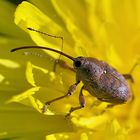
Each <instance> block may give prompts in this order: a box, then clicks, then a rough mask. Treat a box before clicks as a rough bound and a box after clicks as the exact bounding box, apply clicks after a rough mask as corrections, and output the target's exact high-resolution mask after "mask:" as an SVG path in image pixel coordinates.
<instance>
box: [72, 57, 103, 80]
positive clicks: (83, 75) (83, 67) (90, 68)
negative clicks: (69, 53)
mask: <svg viewBox="0 0 140 140" xmlns="http://www.w3.org/2000/svg"><path fill="white" fill-rule="evenodd" d="M98 63H99V61H98V60H97V59H96V58H91V57H81V56H80V57H77V58H75V59H74V63H73V66H74V69H75V71H76V74H77V76H78V78H79V79H80V80H82V81H84V80H89V79H92V78H95V79H96V78H97V79H98V77H99V76H100V74H101V73H102V69H101V68H100V67H99V65H98Z"/></svg>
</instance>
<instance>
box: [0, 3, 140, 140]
mask: <svg viewBox="0 0 140 140" xmlns="http://www.w3.org/2000/svg"><path fill="white" fill-rule="evenodd" d="M30 2H31V3H32V4H31V3H29V2H22V3H21V4H20V5H19V6H18V7H17V9H16V12H15V23H16V25H18V26H19V27H20V28H21V29H23V30H24V31H25V32H26V33H27V34H29V35H30V37H31V39H32V40H33V42H34V43H35V44H36V45H39V46H47V47H50V48H55V49H59V50H61V41H60V40H59V39H56V38H51V37H48V36H44V35H42V34H39V33H37V32H32V31H29V30H27V28H28V27H31V28H33V29H36V30H39V31H42V32H46V33H48V34H52V35H56V36H62V37H64V48H63V52H65V53H66V54H69V55H71V56H73V57H77V56H80V55H84V56H91V57H96V58H98V59H102V60H105V61H106V62H108V63H109V64H111V65H112V66H114V67H115V68H117V69H118V70H119V71H120V72H121V73H129V71H130V70H131V68H132V67H133V66H134V64H136V63H140V62H139V61H140V58H139V56H140V47H139V44H140V42H139V36H140V32H139V26H140V21H139V19H140V10H139V9H140V2H139V1H138V0H137V1H131V0H123V1H121V0H118V1H111V0H102V1H98V0H85V1H78V0H75V1H70V0H69V1H64V0H59V1H57V0H50V1H45V0H30ZM3 3H4V2H3ZM9 14H12V13H9ZM7 24H8V23H7ZM9 24H10V23H9ZM9 24H8V25H9ZM10 26H11V24H10ZM10 26H8V27H10ZM13 26H14V25H13ZM14 28H15V29H13V28H11V29H13V30H10V35H12V36H14V39H15V40H14V41H15V42H14V43H13V44H14V45H15V46H13V45H11V46H10V48H12V47H13V48H14V47H17V46H18V47H19V46H25V45H34V43H33V42H32V41H31V40H30V39H29V38H28V36H27V35H26V34H25V33H24V32H22V31H20V30H19V29H17V28H16V27H15V26H14ZM1 30H2V31H3V30H4V29H3V28H1ZM5 30H6V29H5ZM5 30H4V31H5ZM6 31H7V30H6ZM6 33H7V32H6ZM10 39H11V38H10ZM7 40H8V41H9V39H7ZM16 42H20V43H16ZM7 44H9V42H7ZM7 44H6V47H7ZM8 48H9V47H7V49H6V51H7V52H5V53H4V54H3V56H4V57H1V58H2V60H1V61H0V62H1V64H3V66H4V67H6V64H7V63H8V66H9V65H10V67H8V68H7V69H8V70H11V69H12V70H13V71H12V72H13V74H12V75H11V74H10V73H8V70H7V72H6V74H8V76H7V75H4V74H3V73H2V72H1V73H2V76H3V77H4V78H6V79H7V81H8V80H9V79H8V78H9V77H10V76H11V77H12V78H11V79H14V80H13V81H12V83H11V81H10V80H9V81H10V82H9V81H8V82H9V84H8V85H3V86H5V87H6V88H7V90H10V88H11V89H13V90H12V91H11V90H10V91H8V93H11V95H10V96H8V95H7V96H6V95H5V96H6V97H7V98H6V97H5V98H6V99H5V100H4V101H3V102H5V103H7V104H8V106H10V105H11V104H14V103H15V102H16V106H17V105H19V106H21V105H20V104H24V105H26V107H25V106H21V111H20V113H21V114H20V115H19V117H18V115H17V113H18V112H19V110H18V109H17V108H16V109H15V112H14V113H15V116H16V117H14V115H13V118H16V119H17V117H18V118H21V120H19V122H23V124H24V125H25V123H24V122H25V121H26V120H27V119H28V120H29V121H28V122H26V123H27V125H28V126H29V130H27V131H25V127H21V128H22V129H21V130H19V131H17V130H15V131H14V132H15V133H16V131H17V135H16V134H13V133H12V132H13V131H11V127H9V128H10V129H8V127H7V125H4V124H3V125H4V126H6V128H7V129H3V128H1V127H0V128H1V129H0V130H2V131H1V133H0V136H2V137H3V138H6V137H22V136H23V137H28V138H30V137H31V138H33V137H34V136H35V133H36V134H38V135H39V136H40V138H39V137H36V139H43V136H45V135H47V136H46V139H47V140H50V139H51V140H52V139H54V140H55V139H81V140H88V139H89V140H90V139H95V140H96V139H97V140H100V139H105V140H106V139H107V140H108V139H110V140H111V139H112V140H114V139H115V140H125V139H128V140H129V139H134V138H135V139H138V138H139V130H140V127H139V117H140V114H139V106H140V104H139V97H140V94H139V87H138V85H139V84H140V77H139V70H140V66H139V65H138V66H137V67H136V68H135V70H134V71H133V73H132V75H133V78H134V80H135V83H134V84H133V85H132V89H133V94H134V97H135V98H134V101H133V102H131V103H129V102H128V103H126V104H124V105H120V106H116V107H114V108H112V109H109V110H105V112H103V111H104V109H105V107H106V105H107V104H106V103H102V104H100V103H99V102H98V101H96V99H95V98H94V97H92V96H90V94H89V93H87V92H84V94H85V96H86V102H87V103H86V107H85V108H84V109H81V110H78V111H75V112H73V113H72V117H71V118H67V119H65V117H64V116H65V114H66V113H67V112H68V111H69V109H70V107H71V106H76V105H77V104H78V98H77V95H78V92H79V90H80V86H82V84H81V85H80V86H78V89H77V90H76V93H75V94H74V95H73V96H71V97H69V98H66V99H63V100H60V101H57V102H55V103H53V104H51V105H50V106H49V107H48V109H47V111H46V113H45V115H43V114H40V112H41V110H40V108H41V107H42V105H43V104H44V102H45V101H48V100H50V99H53V98H56V97H59V96H61V95H64V94H66V92H67V91H68V88H69V86H70V85H72V84H73V83H74V82H75V74H74V73H73V72H71V71H70V70H66V69H64V68H62V67H59V66H57V69H56V72H55V73H54V72H53V65H54V59H55V58H59V55H56V54H55V53H52V52H47V51H45V52H43V51H42V50H30V51H27V52H25V51H26V50H22V51H20V52H16V53H13V54H10V53H9V52H8V50H9V49H8ZM91 50H92V51H91ZM8 54H9V55H8ZM21 54H24V55H23V56H22V55H21ZM26 54H27V56H26ZM28 54H29V55H28ZM6 55H8V56H6ZM36 55H37V56H39V57H37V56H36ZM4 58H5V59H6V60H5V59H4ZM7 59H8V61H7ZM61 59H63V60H65V61H66V62H67V63H68V64H69V65H70V66H71V64H72V63H71V61H69V60H67V59H66V58H63V57H62V56H61ZM13 67H14V68H13ZM2 68H3V67H2ZM24 73H25V74H24ZM2 76H1V77H2ZM25 77H26V80H25ZM1 79H3V78H1ZM2 81H3V80H2ZM9 87H10V88H9ZM4 89H5V88H4ZM4 91H5V90H4ZM20 92H21V93H20ZM5 93H6V91H5ZM2 95H3V94H2ZM3 96H4V95H3ZM17 103H20V104H17ZM97 104H99V105H98V106H97ZM3 106H4V105H3ZM32 108H34V110H36V112H35V111H33V110H32ZM2 109H3V110H4V107H3V108H2ZM8 109H9V108H8ZM24 110H25V111H24ZM25 112H26V113H25ZM27 112H28V114H27ZM8 115H9V116H11V115H12V113H11V114H10V113H8ZM22 116H23V117H22ZM7 117H8V116H7ZM2 118H3V119H2V122H3V123H4V122H5V118H6V117H5V116H3V117H2ZM31 118H35V120H32V119H31ZM48 118H50V119H48ZM45 119H46V121H45ZM70 119H71V120H72V123H73V124H72V123H71V122H70ZM6 120H7V118H6ZM37 120H38V122H37V123H35V122H36V121H37ZM8 121H9V123H10V122H11V121H10V120H8ZM39 122H40V123H39ZM33 124H35V125H33ZM45 124H46V127H45ZM47 124H49V126H48V125H47ZM24 125H23V126H24ZM11 126H12V124H11ZM15 126H18V125H17V124H16V123H15ZM60 126H61V127H60ZM72 126H73V129H72ZM27 128H28V127H27ZM31 128H32V131H30V130H31ZM23 129H24V130H23ZM13 130H14V129H13ZM51 130H52V131H51ZM21 131H23V133H21ZM67 131H69V132H70V131H71V133H66V132H67ZM9 132H10V133H12V134H11V135H8V134H10V133H9ZM58 132H59V134H56V133H58ZM28 134H29V135H28ZM50 134H51V135H50ZM41 137H42V138H41Z"/></svg>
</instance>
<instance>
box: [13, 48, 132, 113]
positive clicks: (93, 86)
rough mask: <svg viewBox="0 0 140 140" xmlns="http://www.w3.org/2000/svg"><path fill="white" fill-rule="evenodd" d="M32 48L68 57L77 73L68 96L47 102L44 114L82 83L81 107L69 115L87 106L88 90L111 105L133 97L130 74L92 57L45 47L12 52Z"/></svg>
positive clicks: (71, 110)
mask: <svg viewBox="0 0 140 140" xmlns="http://www.w3.org/2000/svg"><path fill="white" fill-rule="evenodd" d="M30 48H34V49H45V50H48V51H53V52H55V53H58V54H60V55H63V56H65V57H67V58H68V59H70V60H72V61H73V68H74V71H75V72H76V82H75V83H74V84H73V85H71V86H70V87H69V90H68V92H67V94H66V95H63V96H60V97H58V98H55V99H52V100H50V101H47V102H46V103H45V105H44V106H43V108H42V112H43V113H44V112H45V111H46V108H47V106H48V105H50V104H51V103H53V102H55V101H57V100H60V99H62V98H65V97H67V96H70V95H72V94H73V93H74V91H75V90H76V87H77V85H78V84H79V83H80V82H82V83H83V86H82V88H81V90H80V94H79V106H77V107H72V108H71V109H70V111H69V113H68V115H70V114H71V113H72V112H73V111H75V110H78V109H81V108H83V107H84V106H85V98H84V95H83V90H87V91H88V92H89V93H90V94H91V95H92V96H94V97H96V98H97V99H98V100H100V101H103V102H108V103H110V105H117V104H123V103H125V102H127V101H128V100H129V99H130V98H131V96H132V93H131V91H130V88H129V85H128V83H127V81H126V79H130V80H131V81H132V82H133V78H132V76H131V75H130V74H124V75H123V74H120V73H119V72H118V71H117V70H116V69H115V68H113V67H112V66H110V65H109V64H108V63H106V62H104V61H101V60H98V59H96V58H92V57H82V56H80V57H76V58H74V57H72V56H70V55H68V54H65V53H64V52H61V51H58V50H55V49H52V48H48V47H43V46H22V47H18V48H14V49H12V50H11V52H15V51H17V50H21V49H30Z"/></svg>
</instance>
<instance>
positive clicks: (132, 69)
mask: <svg viewBox="0 0 140 140" xmlns="http://www.w3.org/2000/svg"><path fill="white" fill-rule="evenodd" d="M138 65H139V63H138V62H136V63H135V64H134V65H133V67H132V68H131V70H130V71H129V73H127V74H123V76H124V78H125V79H126V80H130V82H131V83H134V79H133V76H132V73H133V72H134V70H135V69H136V67H137V66H138Z"/></svg>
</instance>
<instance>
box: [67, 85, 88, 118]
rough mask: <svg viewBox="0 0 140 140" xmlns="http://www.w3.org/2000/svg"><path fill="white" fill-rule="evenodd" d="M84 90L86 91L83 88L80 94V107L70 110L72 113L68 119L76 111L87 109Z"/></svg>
mask: <svg viewBox="0 0 140 140" xmlns="http://www.w3.org/2000/svg"><path fill="white" fill-rule="evenodd" d="M83 89H84V86H83V87H82V88H81V90H80V94H79V104H80V105H79V106H76V107H71V109H70V111H69V113H68V114H67V115H66V117H68V116H70V114H71V113H72V112H74V111H76V110H79V109H81V108H83V107H85V103H86V102H85V97H84V95H83Z"/></svg>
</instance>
